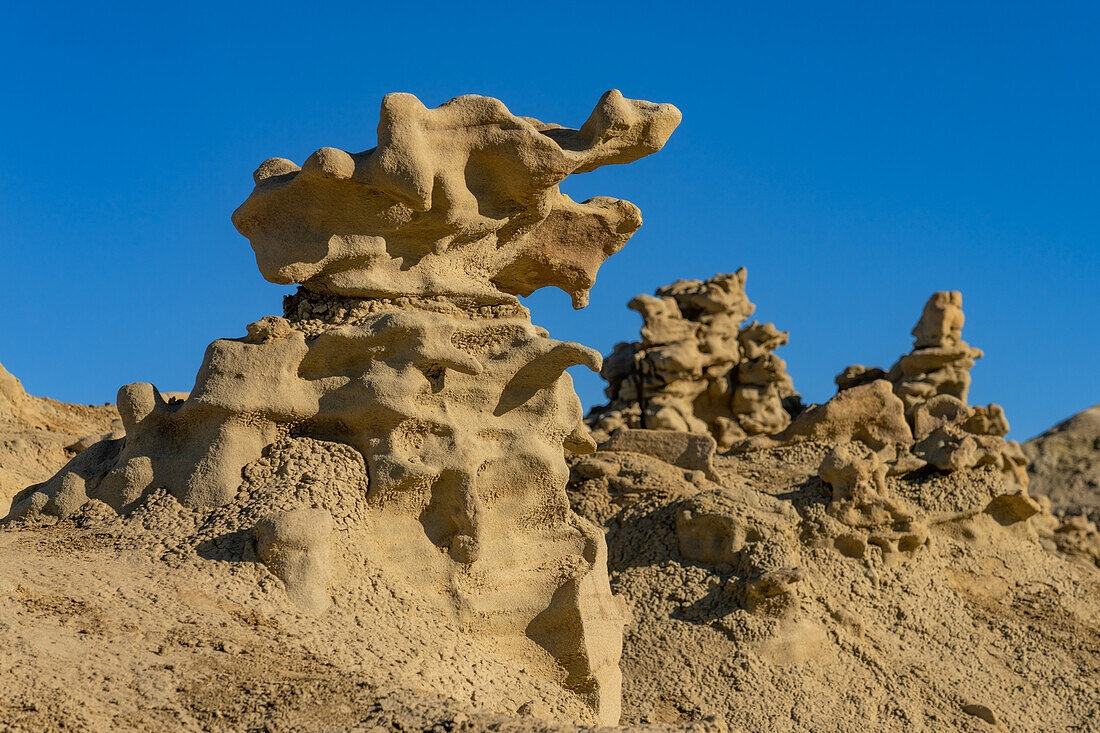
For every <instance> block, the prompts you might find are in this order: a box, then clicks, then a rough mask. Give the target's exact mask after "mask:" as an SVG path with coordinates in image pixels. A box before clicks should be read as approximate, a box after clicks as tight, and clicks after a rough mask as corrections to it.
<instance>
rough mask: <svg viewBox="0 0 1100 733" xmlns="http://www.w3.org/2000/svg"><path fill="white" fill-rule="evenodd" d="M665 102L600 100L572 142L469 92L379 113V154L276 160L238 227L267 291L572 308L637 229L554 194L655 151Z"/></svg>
mask: <svg viewBox="0 0 1100 733" xmlns="http://www.w3.org/2000/svg"><path fill="white" fill-rule="evenodd" d="M679 122H680V112H679V110H677V109H676V108H675V107H673V106H672V105H670V104H651V103H649V102H643V101H638V100H631V99H625V98H624V97H623V96H622V94H620V93H619V92H618V91H614V90H612V91H609V92H607V93H606V94H604V95H603V97H602V98H601V99H600V101H599V103H598V104H597V105H596V108H595V109H594V110H593V111H592V114H591V116H590V117H589V118H588V121H587V122H585V123H584V124H583V125H582V126H581V128H580V129H579V130H572V129H569V128H565V127H561V126H559V125H552V124H546V123H543V122H539V121H538V120H535V119H532V118H530V117H516V116H515V115H513V114H512V113H511V112H509V111H508V109H507V108H506V107H505V106H504V105H503V104H502V103H500V102H499V101H497V100H495V99H491V98H489V97H479V96H474V95H469V96H463V97H457V98H455V99H452V100H451V101H449V102H447V103H445V104H442V105H440V106H439V107H437V108H435V109H428V108H426V107H425V106H424V105H423V104H421V103H420V101H419V100H418V99H417V98H416V97H414V96H412V95H411V94H390V95H387V96H386V98H385V99H384V100H383V101H382V112H381V117H380V121H379V124H378V147H376V148H373V149H371V150H368V151H366V152H363V153H347V152H344V151H343V150H337V149H336V148H321V149H320V150H318V151H317V152H315V153H314V154H313V155H311V156H310V157H309V158H307V159H306V161H305V162H304V163H303V164H302V166H301V167H300V168H299V167H298V166H297V165H295V164H294V163H292V162H290V161H288V160H285V159H282V158H272V159H271V160H268V161H266V162H264V163H263V165H261V166H260V167H259V169H257V171H256V173H255V174H254V177H255V179H256V188H255V190H254V191H253V192H252V195H251V196H249V198H248V200H247V201H245V202H244V204H242V205H241V207H240V208H239V209H237V211H236V212H235V213H234V214H233V223H234V224H235V225H236V226H237V228H238V229H239V230H240V231H241V233H242V234H244V235H245V236H246V237H248V238H249V240H250V241H251V242H252V247H253V249H254V250H255V251H256V260H257V262H258V264H259V266H260V271H261V272H262V273H263V275H264V277H265V278H267V279H268V280H270V281H272V282H276V283H283V284H287V283H304V284H306V285H307V286H308V287H309V288H310V289H311V290H314V291H317V292H325V293H332V294H339V295H353V296H360V297H391V296H402V295H414V296H431V295H440V294H443V295H468V296H473V297H475V298H477V299H479V300H481V301H483V302H499V300H500V299H501V296H502V295H504V294H512V295H528V294H530V293H531V292H533V291H534V290H537V289H539V288H542V287H546V286H554V287H558V288H561V289H562V290H564V291H565V292H567V293H569V295H570V296H571V297H572V299H573V304H574V306H575V307H578V308H579V307H583V306H584V305H585V304H586V303H587V300H588V290H589V288H591V287H592V284H593V283H594V282H595V277H596V271H597V270H598V269H599V266H600V265H601V264H602V263H603V261H604V260H605V259H607V258H608V257H609V256H610V255H612V254H614V253H615V252H617V251H619V249H621V248H622V246H623V245H624V244H625V243H626V241H627V240H628V239H629V238H630V236H631V235H632V234H633V233H634V232H635V231H636V230H637V229H638V227H639V226H641V223H642V218H641V214H640V212H639V211H638V208H637V207H636V206H634V205H633V204H631V203H628V202H626V201H620V200H618V199H612V198H605V197H597V198H593V199H590V200H588V201H585V202H576V201H573V200H572V199H570V198H569V197H568V196H566V195H565V194H563V193H561V192H560V191H559V190H558V184H560V183H561V182H562V181H563V180H564V179H565V178H566V177H567V176H568V175H570V174H571V173H584V172H586V171H591V170H593V169H595V168H598V167H600V166H603V165H610V164H615V163H630V162H632V161H634V160H637V159H638V158H641V157H643V156H645V155H649V154H650V153H653V152H656V151H657V150H659V149H660V148H661V147H662V146H663V145H664V143H665V141H666V140H667V139H668V137H669V135H670V134H671V133H672V131H673V129H675V127H676V125H677V124H679Z"/></svg>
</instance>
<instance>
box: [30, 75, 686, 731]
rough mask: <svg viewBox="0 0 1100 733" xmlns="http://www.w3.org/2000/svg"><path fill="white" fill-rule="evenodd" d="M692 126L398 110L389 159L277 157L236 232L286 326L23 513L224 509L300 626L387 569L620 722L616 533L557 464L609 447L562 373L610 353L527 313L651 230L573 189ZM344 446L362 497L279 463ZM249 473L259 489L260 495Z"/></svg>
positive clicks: (156, 397) (646, 108)
mask: <svg viewBox="0 0 1100 733" xmlns="http://www.w3.org/2000/svg"><path fill="white" fill-rule="evenodd" d="M679 121H680V113H679V111H678V110H677V109H676V108H675V107H673V106H671V105H668V104H651V103H649V102H643V101H636V100H628V99H625V98H623V96H622V95H621V94H620V93H619V92H617V91H610V92H607V93H606V94H604V95H603V97H602V98H601V99H600V101H599V103H598V104H597V105H596V108H595V110H594V111H593V112H592V115H591V116H590V117H589V119H588V121H587V122H585V124H584V125H583V126H581V128H580V129H579V130H571V129H567V128H563V127H560V126H557V125H549V124H544V123H541V122H538V121H537V120H533V119H530V118H524V117H516V116H514V115H512V114H511V113H510V112H509V111H508V110H507V109H506V108H505V107H504V105H503V104H501V103H500V102H498V101H497V100H495V99H490V98H488V97H478V96H465V97H458V98H456V99H453V100H451V101H450V102H447V103H446V104H443V105H441V106H440V107H438V108H437V109H434V110H429V109H427V108H425V107H424V106H423V105H422V104H421V103H420V102H419V101H418V100H417V99H416V98H415V97H413V96H411V95H408V94H391V95H388V96H387V97H386V98H385V99H384V100H383V102H382V112H381V120H380V123H379V128H378V147H376V148H374V149H372V150H369V151H367V152H364V153H357V154H350V153H346V152H344V151H341V150H337V149H335V148H321V149H320V150H318V151H317V152H315V153H314V154H313V155H311V156H310V157H309V158H308V159H307V160H306V161H305V163H304V164H303V165H302V166H301V168H299V167H298V166H296V165H295V164H293V163H291V162H290V161H287V160H284V159H279V158H273V159H271V160H268V161H266V162H265V163H263V164H262V165H261V166H260V167H259V169H258V170H257V171H256V173H255V175H254V178H255V181H256V187H255V190H254V191H253V192H252V195H251V196H249V198H248V200H247V201H245V202H244V204H242V205H241V207H240V208H239V209H238V210H237V211H236V212H235V213H234V215H233V221H234V224H235V225H236V226H237V228H238V229H239V230H240V231H241V233H242V234H244V235H245V236H246V237H248V238H249V239H250V240H251V242H252V246H253V249H254V250H255V252H256V259H257V263H258V265H259V268H260V271H261V273H262V274H263V275H264V277H265V278H267V279H268V280H271V281H272V282H276V283H300V284H301V285H302V287H301V288H300V289H299V291H298V293H297V294H296V295H293V296H289V297H288V298H287V299H286V302H285V304H284V314H283V316H282V317H277V316H268V317H265V318H263V319H261V320H259V321H257V322H255V323H252V324H250V325H249V326H248V334H247V335H246V336H245V337H243V338H238V339H219V340H217V341H215V342H214V343H212V344H211V345H210V346H209V348H208V349H207V352H206V356H205V358H204V360H203V363H202V366H201V368H200V370H199V374H198V376H197V378H196V382H195V388H194V390H192V392H191V393H190V396H188V397H187V398H186V399H185V400H174V401H169V400H166V399H164V397H163V396H162V395H161V394H160V393H159V392H158V391H157V389H156V388H155V387H154V386H153V385H151V384H130V385H126V386H124V387H123V388H122V389H121V390H119V394H118V409H119V413H120V415H121V419H122V422H123V424H124V426H125V430H126V434H125V437H122V438H117V439H112V440H105V441H102V442H99V443H97V444H95V445H94V446H91V447H90V448H89V449H88V450H86V451H84V452H83V453H81V454H80V455H78V456H77V457H76V458H75V459H73V461H72V462H71V463H70V464H69V465H68V466H67V467H66V468H65V469H64V470H63V471H61V473H59V474H57V475H56V476H55V477H54V478H52V479H50V480H49V481H47V482H45V483H43V484H40V485H36V486H32V487H30V488H28V489H26V490H25V491H23V492H22V493H21V494H20V495H19V496H18V497H17V498H16V502H15V504H14V507H13V510H12V517H13V518H20V517H23V518H33V517H35V516H37V515H41V514H45V515H53V516H57V517H61V518H65V517H69V516H74V515H77V514H78V513H80V512H82V511H87V507H88V505H89V503H93V504H94V503H102V504H106V505H108V506H110V507H111V508H112V509H114V510H116V511H118V512H123V513H129V512H132V511H134V510H135V509H136V508H138V507H141V506H143V505H144V504H145V503H146V502H147V501H148V498H149V497H150V496H154V495H158V492H159V495H164V494H165V493H166V494H167V495H168V496H171V497H174V499H175V500H176V501H178V502H179V503H180V504H182V505H183V506H184V507H187V508H190V509H193V510H196V511H202V512H207V513H209V520H208V522H207V526H208V527H209V526H217V527H219V528H220V530H221V531H222V534H221V535H220V538H221V539H220V540H218V542H216V543H215V544H216V546H217V547H218V548H219V552H220V553H222V554H228V555H229V556H232V557H234V558H235V559H244V558H253V559H259V560H260V561H262V562H264V563H266V564H267V565H268V567H269V568H270V569H271V571H272V572H273V573H274V574H275V575H276V576H278V577H279V578H280V579H281V580H282V581H283V582H284V583H285V585H286V589H287V592H288V594H289V596H290V598H291V599H292V600H294V601H295V602H296V603H298V605H299V606H300V607H301V608H302V609H303V611H307V612H310V613H321V612H324V611H325V609H326V608H328V605H329V599H330V595H331V590H330V581H329V579H330V578H332V577H337V576H343V577H344V580H343V581H342V585H345V586H346V585H347V584H348V582H349V581H348V580H347V576H348V574H350V575H351V577H352V578H355V577H359V575H361V574H362V573H364V572H367V573H368V574H369V573H370V572H380V573H382V575H383V576H385V575H386V574H389V575H390V576H391V577H396V578H400V579H401V581H402V582H404V583H407V584H408V585H410V586H412V587H415V588H417V592H419V593H421V594H423V596H424V597H425V598H427V599H430V603H431V604H433V605H435V606H438V607H440V608H443V609H445V610H446V613H447V614H448V615H449V616H451V617H453V618H456V619H457V620H458V622H459V623H460V624H461V625H462V626H463V627H465V628H468V629H470V630H471V631H473V632H476V633H480V634H488V635H492V636H494V637H497V638H510V639H522V640H524V642H527V643H529V642H531V641H533V642H535V643H537V644H538V645H540V646H541V647H543V648H544V649H545V650H546V651H547V652H549V654H550V655H552V657H553V658H554V659H556V660H557V662H558V664H559V665H560V666H561V667H562V668H563V669H564V678H565V684H566V686H567V687H568V688H569V689H571V690H573V691H574V692H575V693H576V694H577V695H579V696H581V697H582V698H583V699H584V700H585V701H586V702H587V703H588V704H589V705H590V706H591V708H592V709H593V711H594V712H595V719H598V720H599V721H600V722H602V723H605V724H614V723H616V722H617V720H618V717H619V700H620V694H619V684H620V673H619V668H618V659H619V654H620V650H621V640H622V625H623V622H624V618H623V613H622V609H621V608H620V606H619V604H618V602H617V601H616V600H615V598H613V597H612V595H611V591H610V588H609V586H608V580H607V573H606V548H605V544H604V539H603V534H602V532H601V531H600V530H598V529H597V528H596V527H594V526H593V525H591V524H590V523H588V522H586V521H585V520H583V519H581V518H579V517H578V516H577V515H575V514H574V513H573V512H571V511H570V508H569V503H568V500H567V498H566V494H565V485H566V480H567V477H568V468H567V466H566V462H565V458H564V455H563V446H565V447H567V448H571V449H573V450H577V451H591V450H593V449H594V448H595V445H594V444H592V442H591V439H590V438H589V437H588V434H587V431H586V429H585V428H584V425H583V423H582V421H581V416H582V415H581V406H580V402H579V400H578V398H577V396H576V393H575V392H574V390H573V385H572V381H571V380H570V378H569V376H568V375H567V374H566V373H565V370H566V369H567V368H568V367H570V366H573V365H576V364H583V365H585V366H588V367H589V368H591V369H594V370H598V369H599V368H600V364H601V359H600V355H599V354H598V353H597V352H595V351H593V350H591V349H588V348H586V347H583V346H580V345H578V344H574V343H567V342H561V341H555V340H553V339H550V338H548V336H547V333H546V331H545V330H543V329H541V328H538V327H537V326H534V325H532V324H531V321H530V317H529V313H528V311H527V309H526V308H524V307H522V306H521V305H520V304H519V302H518V300H517V299H516V297H515V296H516V295H527V294H529V293H531V292H532V291H534V290H536V289H538V288H542V287H546V286H555V287H559V288H561V289H562V290H564V291H565V292H567V293H569V294H570V296H571V297H572V299H573V304H574V306H575V307H582V306H584V305H585V303H586V302H587V298H588V289H589V288H590V287H591V286H592V284H593V282H594V279H595V276H596V271H597V269H598V268H599V266H600V264H601V263H602V262H603V261H604V260H605V259H606V258H607V257H608V256H610V255H611V254H614V253H615V252H617V251H618V250H619V249H620V248H621V247H622V246H623V245H624V244H625V243H626V241H627V239H629V238H630V236H631V234H633V233H634V231H635V230H637V228H638V227H639V226H640V224H641V216H640V214H639V212H638V209H637V207H635V206H634V205H633V204H630V203H628V202H625V201H619V200H616V199H610V198H605V197H597V198H594V199H590V200H588V201H585V202H582V203H577V202H574V201H572V200H571V199H570V198H569V197H568V196H565V195H564V194H562V193H561V192H560V191H559V190H558V184H559V183H560V182H561V181H562V180H563V179H564V178H565V177H566V176H568V175H569V174H571V173H579V172H585V171H590V170H593V169H595V168H597V167H599V166H601V165H609V164H616V163H629V162H632V161H634V160H637V159H638V158H641V157H643V156H645V155H648V154H650V153H653V152H655V151H657V150H659V149H660V148H661V147H662V146H663V145H664V143H665V141H666V140H667V139H668V137H669V135H670V134H671V133H672V131H673V130H674V129H675V127H676V126H677V124H678V123H679ZM295 441H297V442H295ZM301 441H314V443H302V442H301ZM333 445H336V446H344V447H350V448H352V449H354V450H355V451H356V452H357V453H358V454H359V455H360V456H361V457H362V459H363V461H364V462H365V469H366V472H365V473H366V475H367V476H369V483H368V485H367V486H366V487H365V493H364V494H363V495H357V494H356V495H352V496H348V495H345V494H344V493H341V492H335V493H333V492H329V493H323V492H321V493H319V492H318V485H317V482H318V481H319V480H320V476H321V475H323V472H322V471H321V468H320V467H321V465H322V464H320V463H318V464H317V465H318V470H317V471H311V470H309V466H306V470H305V471H304V472H303V473H301V482H299V483H297V484H295V485H294V486H284V485H283V484H282V483H280V482H281V478H282V477H284V476H286V475H294V474H296V473H299V472H302V470H303V469H302V466H301V460H299V459H291V458H289V457H288V458H285V459H283V458H280V456H292V455H295V454H296V452H299V453H300V452H301V451H306V455H308V456H315V457H316V458H315V459H314V458H310V459H309V460H317V461H321V460H322V459H323V456H325V455H328V454H329V453H331V452H332V450H334V449H333V448H331V446H333ZM325 446H330V447H325ZM325 460H327V459H325ZM279 461H285V463H282V464H280V463H279ZM273 464H274V465H273ZM272 469H274V472H272ZM242 476H244V477H246V478H247V477H259V478H255V479H254V480H252V481H251V483H248V482H246V483H247V490H246V486H245V484H242ZM272 482H275V483H274V484H273V483H272ZM273 486H275V487H280V488H279V489H278V491H276V490H275V489H274V488H272V487H273ZM345 489H346V491H350V492H352V493H353V494H355V492H356V490H357V489H356V486H354V485H352V486H347V487H345ZM256 496H266V497H268V498H267V499H264V500H263V501H262V502H260V503H259V504H257V503H256V499H255V497H256ZM250 497H251V498H250ZM288 497H298V501H297V504H296V503H295V502H294V501H288ZM241 502H245V504H244V505H242V504H241ZM102 504H99V505H100V506H101V505H102ZM334 527H336V528H337V529H338V530H339V531H335V530H334ZM197 539H198V538H196V541H197ZM368 549H369V551H368ZM346 562H350V565H347V564H343V565H342V566H341V567H334V566H333V565H334V564H341V563H346ZM364 568H366V570H364ZM364 577H365V576H364ZM521 588H522V592H519V589H521ZM516 643H518V642H516Z"/></svg>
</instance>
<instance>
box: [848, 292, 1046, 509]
mask: <svg viewBox="0 0 1100 733" xmlns="http://www.w3.org/2000/svg"><path fill="white" fill-rule="evenodd" d="M964 322H965V316H964V315H963V311H962V293H959V292H958V291H942V292H938V293H934V294H933V295H932V297H931V298H929V299H928V302H927V303H926V304H925V306H924V312H923V313H922V314H921V317H920V320H918V321H917V325H916V326H914V327H913V331H912V334H913V339H914V340H913V350H912V351H911V352H909V353H908V354H905V355H904V356H902V357H901V358H900V359H898V360H897V362H896V363H895V364H894V366H893V367H891V368H890V370H889V371H883V370H882V369H879V368H877V367H865V366H862V365H859V364H857V365H853V366H849V367H847V368H846V369H845V370H844V371H842V372H841V373H840V374H839V375H837V377H836V384H837V390H838V396H839V395H840V394H843V393H844V392H845V391H846V390H851V389H853V388H860V387H863V386H865V385H868V384H872V383H874V382H875V381H876V380H885V381H886V382H889V384H890V385H891V388H892V391H893V393H894V394H895V395H896V396H897V397H898V398H899V399H900V400H901V405H902V407H903V410H904V415H905V419H906V420H907V422H908V424H909V427H910V429H911V430H912V434H913V436H912V437H913V442H912V443H911V444H910V445H907V446H903V447H904V451H903V453H902V454H899V457H898V459H897V461H896V462H895V470H902V469H906V470H913V468H919V467H921V466H924V465H931V466H934V467H935V468H937V469H939V470H941V471H957V470H959V469H963V468H971V467H974V466H984V465H995V466H997V467H998V468H1000V470H1001V471H1003V472H1004V473H1005V474H1006V475H1007V477H1008V478H1009V481H1010V483H1011V484H1012V485H1015V486H1019V487H1020V488H1021V489H1023V488H1025V487H1026V486H1027V484H1028V477H1027V472H1026V470H1025V467H1026V466H1027V458H1025V457H1024V454H1023V452H1022V451H1021V449H1020V445H1019V443H1017V442H1016V441H1014V440H1009V441H1006V440H1005V439H1004V436H1006V435H1007V434H1008V420H1007V419H1006V418H1005V414H1004V410H1003V409H1002V408H1001V406H1000V405H988V406H986V407H971V406H969V405H967V404H966V397H967V394H968V392H969V391H970V369H971V368H972V367H973V366H974V360H975V359H980V358H981V357H982V352H981V350H980V349H975V348H973V347H971V346H970V345H969V344H967V343H966V342H965V341H963V340H962V327H963V324H964ZM898 466H900V467H901V468H897V467H898Z"/></svg>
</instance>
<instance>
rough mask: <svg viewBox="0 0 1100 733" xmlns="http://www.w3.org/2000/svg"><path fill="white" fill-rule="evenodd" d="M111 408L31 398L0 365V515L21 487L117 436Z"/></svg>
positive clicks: (115, 415)
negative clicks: (75, 456) (103, 440)
mask: <svg viewBox="0 0 1100 733" xmlns="http://www.w3.org/2000/svg"><path fill="white" fill-rule="evenodd" d="M121 429H122V422H121V420H119V416H118V412H117V411H116V410H115V408H114V406H113V405H70V404H68V403H65V402H58V401H56V400H51V399H46V398H44V397H35V396H34V395H29V394H27V392H26V391H25V390H24V389H23V385H22V384H21V383H20V382H19V380H18V379H16V378H15V377H14V376H12V375H11V374H10V373H8V371H7V370H6V369H4V367H3V365H0V515H3V514H7V512H8V508H9V507H10V505H11V499H12V497H13V496H15V494H16V493H18V492H19V491H20V490H21V489H23V488H24V487H26V486H28V485H30V484H33V483H36V482H38V481H45V480H46V479H47V478H49V477H50V476H52V475H53V474H54V473H56V472H57V469H59V468H61V467H62V466H63V465H65V463H66V462H68V461H69V459H71V458H72V457H73V456H74V455H76V454H77V453H79V452H80V451H82V450H84V449H85V448H87V447H89V446H90V445H92V444H93V443H96V442H98V441H99V440H100V439H102V438H105V437H109V436H114V437H117V436H119V435H121Z"/></svg>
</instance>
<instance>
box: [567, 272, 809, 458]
mask: <svg viewBox="0 0 1100 733" xmlns="http://www.w3.org/2000/svg"><path fill="white" fill-rule="evenodd" d="M745 278H746V272H745V269H744V268H741V269H740V270H738V271H737V272H735V273H732V274H720V275H715V276H714V277H712V278H710V279H709V280H678V281H676V282H674V283H672V284H671V285H667V286H665V287H663V288H659V289H658V290H657V293H656V296H650V295H639V296H637V297H635V298H634V299H633V300H631V301H630V303H629V304H628V307H630V308H632V309H633V310H636V311H638V312H639V313H640V314H641V316H642V319H643V325H642V329H641V336H642V340H641V341H636V342H633V343H620V344H618V345H617V346H616V347H615V350H614V352H613V353H612V354H611V355H610V356H608V357H607V359H606V360H605V361H604V366H603V369H602V371H601V375H602V376H603V377H604V379H606V380H607V382H608V387H607V389H606V393H607V396H608V398H609V399H610V402H609V403H608V404H607V405H605V406H603V407H599V408H596V409H594V410H593V411H592V412H591V413H590V414H589V415H588V417H587V421H588V424H589V425H590V426H591V428H592V430H593V434H594V436H595V437H596V439H597V440H602V439H606V438H607V436H609V435H610V434H611V433H612V432H614V431H615V430H617V429H618V428H620V427H628V428H647V429H666V430H681V431H686V432H692V433H708V432H709V433H710V434H711V435H713V436H714V438H715V440H716V441H717V442H718V445H719V447H720V448H723V449H724V448H728V447H729V446H730V445H731V444H732V443H733V442H735V441H737V440H739V439H741V438H744V437H745V436H747V435H761V434H770V433H776V432H779V431H780V430H782V429H783V428H784V427H786V425H787V424H788V423H789V422H790V419H791V417H790V416H791V413H793V412H797V410H798V407H799V406H800V403H799V398H798V393H797V392H795V391H794V386H793V384H792V383H791V379H790V377H789V376H788V375H787V365H786V363H785V362H784V361H783V360H782V359H780V358H779V357H778V356H776V355H775V354H774V353H772V352H773V351H774V350H775V349H777V348H778V347H780V346H782V345H783V344H785V343H787V333H786V332H784V331H779V330H777V329H776V328H775V326H774V325H773V324H771V323H764V324H760V323H757V322H755V321H753V322H752V323H751V324H749V325H747V326H742V325H741V324H742V322H743V321H745V320H746V319H747V318H748V317H749V316H751V315H752V314H753V312H754V311H755V309H756V306H755V305H753V304H752V303H751V302H750V301H749V299H748V296H746V295H745Z"/></svg>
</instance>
